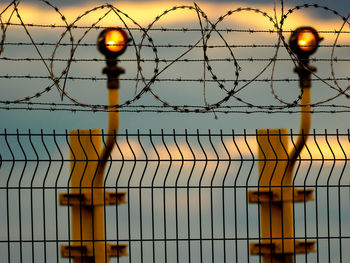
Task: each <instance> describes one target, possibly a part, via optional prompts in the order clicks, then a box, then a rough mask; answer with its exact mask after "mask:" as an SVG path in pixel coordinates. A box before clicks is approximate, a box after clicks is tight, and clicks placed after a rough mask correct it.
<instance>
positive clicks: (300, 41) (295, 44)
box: [289, 26, 323, 59]
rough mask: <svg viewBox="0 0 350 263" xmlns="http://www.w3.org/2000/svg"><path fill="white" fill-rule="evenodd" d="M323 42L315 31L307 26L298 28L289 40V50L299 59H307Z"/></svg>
mask: <svg viewBox="0 0 350 263" xmlns="http://www.w3.org/2000/svg"><path fill="white" fill-rule="evenodd" d="M322 40H323V38H322V37H320V36H319V34H318V32H317V30H316V29H314V28H312V27H308V26H303V27H298V28H297V29H296V30H295V31H294V32H293V33H292V34H291V36H290V38H289V46H290V48H291V50H292V51H293V52H294V53H295V54H296V55H297V56H298V57H299V58H300V59H308V58H309V57H310V56H311V55H312V54H313V53H315V52H316V50H317V49H318V46H319V43H320V42H321V41H322Z"/></svg>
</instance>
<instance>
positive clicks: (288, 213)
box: [248, 27, 322, 263]
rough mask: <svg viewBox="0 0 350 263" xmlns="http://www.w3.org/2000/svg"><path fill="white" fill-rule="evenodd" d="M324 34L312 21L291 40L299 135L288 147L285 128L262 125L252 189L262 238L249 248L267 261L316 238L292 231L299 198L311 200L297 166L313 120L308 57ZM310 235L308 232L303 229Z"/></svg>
mask: <svg viewBox="0 0 350 263" xmlns="http://www.w3.org/2000/svg"><path fill="white" fill-rule="evenodd" d="M321 40H322V38H321V37H320V36H319V35H318V33H317V31H316V30H315V29H313V28H312V27H299V28H297V29H296V30H295V31H294V32H293V33H292V35H291V37H290V40H289V45H290V48H291V50H292V52H293V53H294V54H295V55H296V56H297V58H298V65H297V67H296V68H295V70H294V71H295V72H296V73H297V74H298V75H299V78H300V81H299V85H300V90H301V102H300V105H301V107H302V109H301V119H300V135H299V137H298V139H297V141H296V143H295V144H294V145H293V147H292V150H291V151H290V152H289V151H288V140H287V139H288V137H287V135H288V131H287V129H273V130H259V131H258V134H257V140H258V145H259V151H258V158H259V188H258V190H257V191H249V193H248V199H249V202H250V203H259V204H260V222H261V235H260V237H261V240H260V241H259V242H252V243H250V252H251V254H255V255H263V263H292V262H294V255H295V254H299V253H309V252H314V251H315V248H314V245H315V242H314V241H309V240H296V239H295V237H294V220H293V218H294V216H293V214H294V213H293V207H294V203H295V202H306V201H309V200H313V199H314V197H313V190H312V189H297V188H294V186H293V168H294V165H295V162H296V160H297V157H298V155H299V154H300V152H301V150H302V149H303V147H304V146H305V142H306V139H307V134H308V133H309V130H310V126H311V112H310V108H311V107H310V103H311V75H312V72H315V71H316V68H315V67H313V66H311V65H310V64H309V57H310V55H312V54H313V53H315V52H316V50H317V48H318V44H319V42H320V41H321ZM305 235H306V233H305Z"/></svg>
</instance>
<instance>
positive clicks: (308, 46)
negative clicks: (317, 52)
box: [298, 31, 317, 51]
mask: <svg viewBox="0 0 350 263" xmlns="http://www.w3.org/2000/svg"><path fill="white" fill-rule="evenodd" d="M298 46H299V48H300V49H301V50H302V51H312V50H314V49H315V48H316V46H317V39H316V37H315V34H314V33H313V32H311V31H301V32H299V34H298Z"/></svg>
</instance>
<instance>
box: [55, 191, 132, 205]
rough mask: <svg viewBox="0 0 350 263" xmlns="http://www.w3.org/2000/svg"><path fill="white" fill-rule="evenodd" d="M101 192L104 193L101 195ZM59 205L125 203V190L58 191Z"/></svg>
mask: <svg viewBox="0 0 350 263" xmlns="http://www.w3.org/2000/svg"><path fill="white" fill-rule="evenodd" d="M101 194H102V195H103V194H104V198H103V196H101ZM59 201H60V205H83V206H93V205H94V206H96V205H115V204H118V205H120V204H126V203H127V201H126V192H109V191H108V192H104V191H99V192H97V191H96V192H95V191H94V194H92V192H91V190H89V192H87V191H86V190H85V191H84V192H82V193H69V194H68V193H60V195H59Z"/></svg>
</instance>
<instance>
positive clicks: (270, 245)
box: [250, 239, 316, 255]
mask: <svg viewBox="0 0 350 263" xmlns="http://www.w3.org/2000/svg"><path fill="white" fill-rule="evenodd" d="M294 242H295V244H294ZM315 243H316V242H315V241H306V242H305V241H300V240H295V241H294V240H290V239H289V240H286V239H284V240H282V239H274V240H272V241H270V240H262V241H261V242H260V243H259V242H251V243H250V253H251V254H253V255H269V254H273V255H284V254H304V253H310V252H316V249H315ZM283 245H284V249H282V248H283Z"/></svg>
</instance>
